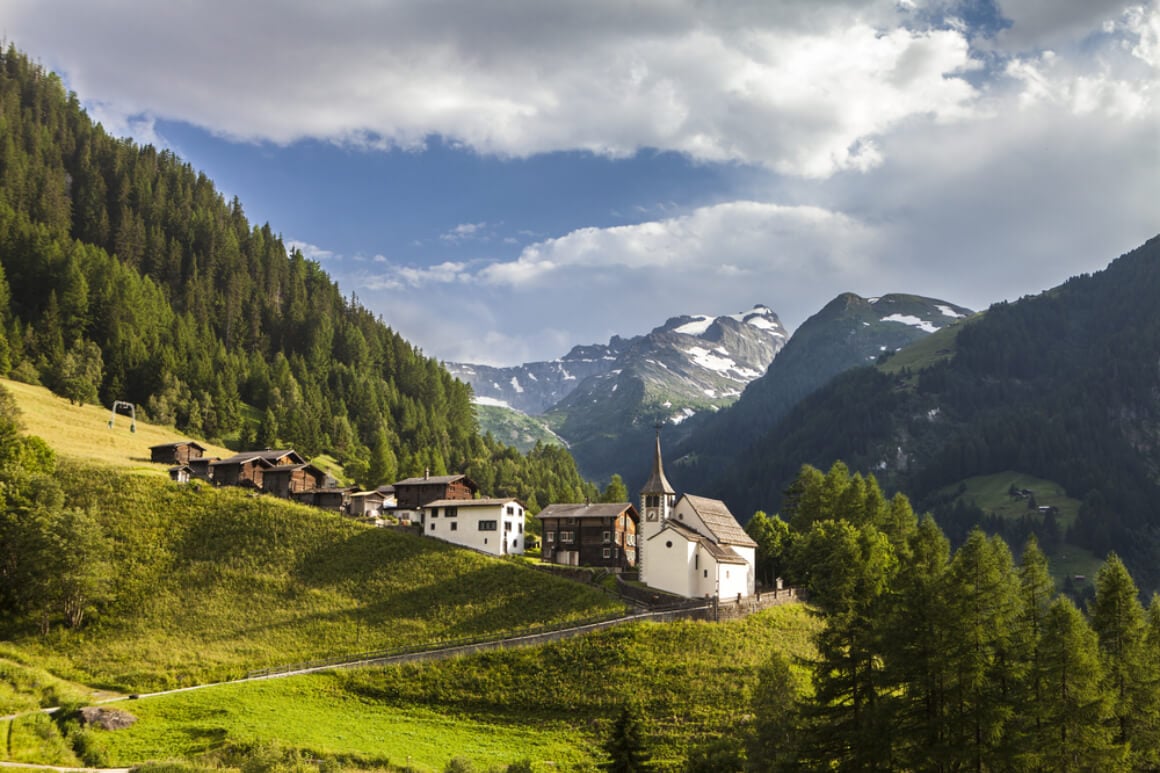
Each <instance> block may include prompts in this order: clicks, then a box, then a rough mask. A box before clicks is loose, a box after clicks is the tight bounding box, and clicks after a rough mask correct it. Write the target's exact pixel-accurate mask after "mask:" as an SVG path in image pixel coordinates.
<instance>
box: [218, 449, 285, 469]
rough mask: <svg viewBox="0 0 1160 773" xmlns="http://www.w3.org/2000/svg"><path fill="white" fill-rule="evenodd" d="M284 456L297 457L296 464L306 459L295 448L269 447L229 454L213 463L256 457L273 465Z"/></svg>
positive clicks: (242, 460)
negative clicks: (279, 448) (280, 448)
mask: <svg viewBox="0 0 1160 773" xmlns="http://www.w3.org/2000/svg"><path fill="white" fill-rule="evenodd" d="M284 456H289V457H290V458H292V459H297V460H298V461H297V462H296V464H302V463H304V462H305V461H306V460H305V459H303V458H302V456H301V454H299V453H298V452H297V451H295V450H294V449H293V448H284V449H282V450H271V449H269V448H267V449H266V450H264V451H243V452H241V453H240V454H234V455H233V456H228V457H226V458H225V459H220V460H218V461H216V462H212V464H245V463H246V462H249V461H252V460H254V459H261V460H262V461H263V462H266V463H267V464H269V465H271V466H273V465H274V463H275V462H277V461H278V460H279V459H281V458H282V457H284Z"/></svg>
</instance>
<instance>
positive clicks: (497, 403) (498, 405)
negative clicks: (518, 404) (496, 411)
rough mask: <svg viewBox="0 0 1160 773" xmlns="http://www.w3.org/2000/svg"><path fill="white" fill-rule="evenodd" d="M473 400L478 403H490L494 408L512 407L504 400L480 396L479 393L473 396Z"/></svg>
mask: <svg viewBox="0 0 1160 773" xmlns="http://www.w3.org/2000/svg"><path fill="white" fill-rule="evenodd" d="M471 402H473V403H475V404H476V405H490V406H492V407H493V408H511V406H510V405H508V404H507V402H506V401H504V400H497V399H495V398H494V397H479V396H478V395H477V396H475V397H473V398H471Z"/></svg>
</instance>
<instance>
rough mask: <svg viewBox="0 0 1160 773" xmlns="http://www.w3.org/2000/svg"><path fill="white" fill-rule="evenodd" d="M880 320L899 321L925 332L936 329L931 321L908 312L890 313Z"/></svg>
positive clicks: (932, 331) (931, 331)
mask: <svg viewBox="0 0 1160 773" xmlns="http://www.w3.org/2000/svg"><path fill="white" fill-rule="evenodd" d="M882 321H883V322H901V323H902V324H904V325H910V326H911V327H916V328H918V329H919V330H924V331H926V332H927V333H934V332H936V331H937V330H938V327H936V326H935V325H932V324H931V323H929V322H927V321H925V320H921V319H919V318H918V317H915V316H912V315H910V314H891V315H890V316H889V317H883V318H882Z"/></svg>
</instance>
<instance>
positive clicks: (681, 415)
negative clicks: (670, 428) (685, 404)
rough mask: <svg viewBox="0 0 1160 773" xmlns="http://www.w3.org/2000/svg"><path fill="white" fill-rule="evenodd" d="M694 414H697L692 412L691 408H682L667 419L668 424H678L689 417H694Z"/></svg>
mask: <svg viewBox="0 0 1160 773" xmlns="http://www.w3.org/2000/svg"><path fill="white" fill-rule="evenodd" d="M696 413H697V412H696V411H694V410H693V409H692V408H682V409H681V410H680V411H679V412H678V413H674V414H673V415H672V416H670V417H669V422H670V423H672V424H680V423H681V422H682V421H684V420H685V419H687V418H689V417H690V416H694V415H696Z"/></svg>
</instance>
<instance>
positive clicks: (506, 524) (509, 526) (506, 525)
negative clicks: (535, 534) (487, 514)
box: [503, 521, 512, 531]
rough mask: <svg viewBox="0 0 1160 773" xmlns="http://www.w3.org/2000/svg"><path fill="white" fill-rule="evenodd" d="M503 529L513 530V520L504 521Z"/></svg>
mask: <svg viewBox="0 0 1160 773" xmlns="http://www.w3.org/2000/svg"><path fill="white" fill-rule="evenodd" d="M503 530H504V531H511V530H512V522H511V521H504V522H503Z"/></svg>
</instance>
